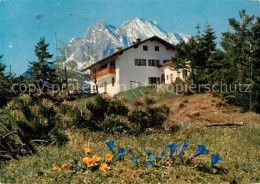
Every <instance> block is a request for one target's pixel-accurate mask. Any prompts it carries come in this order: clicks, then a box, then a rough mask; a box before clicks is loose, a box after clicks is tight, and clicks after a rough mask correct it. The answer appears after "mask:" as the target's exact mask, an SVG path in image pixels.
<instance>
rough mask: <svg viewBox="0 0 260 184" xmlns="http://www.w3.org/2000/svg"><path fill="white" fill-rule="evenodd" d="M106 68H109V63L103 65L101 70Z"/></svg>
mask: <svg viewBox="0 0 260 184" xmlns="http://www.w3.org/2000/svg"><path fill="white" fill-rule="evenodd" d="M105 68H107V64H104V65H101V66H100V69H99V70H103V69H105Z"/></svg>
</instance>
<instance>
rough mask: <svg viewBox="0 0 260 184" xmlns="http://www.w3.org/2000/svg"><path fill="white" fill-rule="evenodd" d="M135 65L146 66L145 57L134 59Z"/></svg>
mask: <svg viewBox="0 0 260 184" xmlns="http://www.w3.org/2000/svg"><path fill="white" fill-rule="evenodd" d="M135 65H136V66H146V59H135Z"/></svg>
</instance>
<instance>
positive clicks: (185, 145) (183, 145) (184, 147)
mask: <svg viewBox="0 0 260 184" xmlns="http://www.w3.org/2000/svg"><path fill="white" fill-rule="evenodd" d="M186 148H188V144H187V143H186V142H184V143H183V144H182V147H181V148H180V149H179V150H178V152H177V154H178V155H180V154H182V152H183V151H184V150H185V149H186Z"/></svg>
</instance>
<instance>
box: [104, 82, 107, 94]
mask: <svg viewBox="0 0 260 184" xmlns="http://www.w3.org/2000/svg"><path fill="white" fill-rule="evenodd" d="M104 93H107V81H105V86H104Z"/></svg>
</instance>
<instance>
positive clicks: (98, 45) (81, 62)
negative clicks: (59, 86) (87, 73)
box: [65, 18, 190, 69]
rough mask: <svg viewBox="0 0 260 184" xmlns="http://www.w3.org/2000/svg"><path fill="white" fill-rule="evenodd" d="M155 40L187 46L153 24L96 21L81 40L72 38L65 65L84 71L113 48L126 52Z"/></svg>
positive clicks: (181, 36)
mask: <svg viewBox="0 0 260 184" xmlns="http://www.w3.org/2000/svg"><path fill="white" fill-rule="evenodd" d="M155 35H156V36H158V37H160V38H162V39H164V40H166V41H168V42H169V43H172V44H174V45H176V44H178V43H179V42H180V40H184V41H185V42H187V41H188V40H189V39H190V36H189V35H185V34H182V33H178V32H166V31H164V30H163V29H162V28H161V27H160V26H159V25H158V23H157V22H156V21H154V20H150V19H149V20H146V19H142V18H133V19H131V20H128V21H126V22H124V23H123V24H122V25H121V26H119V27H117V26H113V25H109V24H107V23H106V22H105V21H98V22H97V23H96V24H95V25H93V26H91V27H89V28H88V29H87V31H86V33H85V35H84V37H83V38H72V39H71V40H70V42H69V43H68V45H67V46H66V48H65V56H66V62H73V63H74V64H76V65H77V68H78V69H82V68H84V67H87V66H88V65H90V64H93V63H94V62H96V61H97V60H99V59H102V58H104V57H106V56H108V55H110V54H112V53H114V52H115V51H116V47H123V48H126V47H128V46H130V45H131V44H132V42H135V41H136V39H137V38H141V40H144V39H147V38H149V37H152V36H155Z"/></svg>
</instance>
